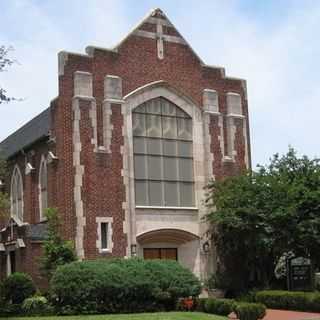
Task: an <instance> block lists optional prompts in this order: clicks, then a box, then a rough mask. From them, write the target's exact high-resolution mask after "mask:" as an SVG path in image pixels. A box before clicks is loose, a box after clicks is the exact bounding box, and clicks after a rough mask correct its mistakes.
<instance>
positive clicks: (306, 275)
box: [287, 257, 313, 291]
mask: <svg viewBox="0 0 320 320" xmlns="http://www.w3.org/2000/svg"><path fill="white" fill-rule="evenodd" d="M287 278H288V289H289V290H293V291H294V290H296V291H298V290H300V291H309V290H312V289H313V277H312V265H311V260H310V259H308V258H304V257H293V258H289V259H288V260H287Z"/></svg>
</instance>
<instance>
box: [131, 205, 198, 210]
mask: <svg viewBox="0 0 320 320" xmlns="http://www.w3.org/2000/svg"><path fill="white" fill-rule="evenodd" d="M136 209H158V210H192V211H197V210H198V208H197V207H161V206H136Z"/></svg>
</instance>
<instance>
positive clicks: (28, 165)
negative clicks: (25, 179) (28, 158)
mask: <svg viewBox="0 0 320 320" xmlns="http://www.w3.org/2000/svg"><path fill="white" fill-rule="evenodd" d="M34 170H35V169H34V167H33V166H32V164H31V163H30V162H27V163H26V167H25V170H24V173H25V175H26V176H28V175H29V174H31V173H32V172H33V171H34Z"/></svg>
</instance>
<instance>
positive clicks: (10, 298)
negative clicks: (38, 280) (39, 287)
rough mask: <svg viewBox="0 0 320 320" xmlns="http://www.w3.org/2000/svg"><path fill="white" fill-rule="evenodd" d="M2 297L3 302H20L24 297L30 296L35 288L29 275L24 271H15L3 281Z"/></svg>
mask: <svg viewBox="0 0 320 320" xmlns="http://www.w3.org/2000/svg"><path fill="white" fill-rule="evenodd" d="M2 290H3V297H4V300H5V302H10V303H12V304H21V303H22V302H23V301H24V300H25V299H26V298H29V297H31V296H32V295H33V294H34V293H35V292H36V288H35V286H34V284H33V281H32V279H31V277H30V276H29V275H27V274H25V273H20V272H16V273H13V274H11V275H10V276H8V277H7V278H6V279H5V280H4V281H3V287H2Z"/></svg>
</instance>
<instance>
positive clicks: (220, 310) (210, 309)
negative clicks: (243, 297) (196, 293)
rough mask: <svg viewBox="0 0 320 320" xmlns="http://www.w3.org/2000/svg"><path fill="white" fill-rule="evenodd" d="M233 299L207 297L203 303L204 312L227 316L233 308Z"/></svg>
mask: <svg viewBox="0 0 320 320" xmlns="http://www.w3.org/2000/svg"><path fill="white" fill-rule="evenodd" d="M233 306H234V300H232V299H210V298H209V299H207V301H206V302H205V305H204V309H205V312H207V313H212V314H218V315H221V316H227V315H228V314H230V313H231V312H232V310H233Z"/></svg>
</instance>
